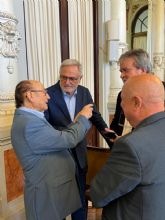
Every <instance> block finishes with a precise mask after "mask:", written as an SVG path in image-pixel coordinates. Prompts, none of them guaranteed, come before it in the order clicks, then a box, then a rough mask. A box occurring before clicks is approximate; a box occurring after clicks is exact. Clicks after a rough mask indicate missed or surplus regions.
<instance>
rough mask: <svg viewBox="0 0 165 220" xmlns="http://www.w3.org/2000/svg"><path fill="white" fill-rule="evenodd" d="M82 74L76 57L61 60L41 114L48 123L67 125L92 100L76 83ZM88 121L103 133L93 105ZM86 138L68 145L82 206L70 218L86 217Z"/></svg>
mask: <svg viewBox="0 0 165 220" xmlns="http://www.w3.org/2000/svg"><path fill="white" fill-rule="evenodd" d="M81 78H82V66H81V64H80V63H79V62H78V61H77V60H73V59H67V60H64V61H63V62H62V64H61V67H60V81H58V82H57V83H56V84H55V85H53V86H51V87H49V88H48V89H47V91H48V94H49V96H50V97H51V99H50V100H49V103H48V110H47V111H46V112H45V116H46V118H47V120H48V121H49V123H50V124H51V125H52V126H54V127H55V128H56V129H58V130H63V129H64V128H66V127H68V125H70V124H71V123H72V122H73V120H74V117H75V115H76V114H77V113H78V112H79V111H80V110H81V109H82V108H83V107H84V106H85V105H87V104H89V103H93V99H92V97H91V94H90V92H89V90H88V89H87V88H85V87H84V86H81V85H79V83H80V80H81ZM90 121H91V123H92V124H93V125H95V126H96V128H97V130H98V131H99V132H100V133H102V134H103V132H104V131H105V128H108V126H107V124H106V123H105V122H104V120H103V118H102V117H101V114H100V113H99V112H98V111H97V110H96V106H95V105H94V110H93V116H92V118H91V119H90ZM86 146H87V141H86V139H84V140H83V141H81V142H80V143H79V144H78V145H77V146H76V148H74V149H72V155H73V157H74V160H75V162H76V164H77V171H78V172H77V182H78V184H79V190H80V197H81V201H82V208H80V209H79V210H77V211H76V212H75V213H73V214H72V220H86V219H87V204H86V202H85V186H86V173H87V155H86V151H87V148H86Z"/></svg>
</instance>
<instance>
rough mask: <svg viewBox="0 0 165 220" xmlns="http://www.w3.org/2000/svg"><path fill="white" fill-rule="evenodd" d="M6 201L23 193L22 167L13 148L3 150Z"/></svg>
mask: <svg viewBox="0 0 165 220" xmlns="http://www.w3.org/2000/svg"><path fill="white" fill-rule="evenodd" d="M4 163H5V176H6V191H7V201H8V202H9V201H11V200H14V199H16V198H17V197H19V196H20V195H22V194H23V186H24V177H23V171H22V168H21V166H20V164H19V162H18V160H17V158H16V155H15V153H14V150H13V149H9V150H6V151H4Z"/></svg>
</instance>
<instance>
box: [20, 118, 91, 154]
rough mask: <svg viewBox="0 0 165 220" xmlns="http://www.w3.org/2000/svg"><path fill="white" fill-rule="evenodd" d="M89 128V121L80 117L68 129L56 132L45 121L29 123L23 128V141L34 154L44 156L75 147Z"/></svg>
mask: <svg viewBox="0 0 165 220" xmlns="http://www.w3.org/2000/svg"><path fill="white" fill-rule="evenodd" d="M89 128H90V123H89V121H88V120H87V119H86V118H85V117H84V116H80V117H79V118H78V120H77V122H76V123H74V124H72V125H71V126H70V127H69V128H67V129H65V130H63V131H58V130H56V129H54V128H53V127H52V126H51V125H50V124H48V123H47V122H46V121H42V120H40V119H38V121H36V122H32V121H29V123H28V124H27V126H26V127H25V131H24V134H25V139H26V140H27V143H28V145H29V147H30V148H31V150H32V151H33V152H34V153H35V154H45V153H49V152H53V151H61V150H64V149H68V148H73V147H75V146H76V145H77V144H78V143H79V142H80V141H81V140H82V139H83V138H84V136H85V135H86V133H87V131H88V129H89Z"/></svg>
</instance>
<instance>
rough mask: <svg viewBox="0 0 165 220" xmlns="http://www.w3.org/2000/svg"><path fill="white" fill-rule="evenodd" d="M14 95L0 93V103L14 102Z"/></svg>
mask: <svg viewBox="0 0 165 220" xmlns="http://www.w3.org/2000/svg"><path fill="white" fill-rule="evenodd" d="M14 100H15V98H14V94H13V93H7V94H6V93H4V94H3V92H0V103H8V102H14Z"/></svg>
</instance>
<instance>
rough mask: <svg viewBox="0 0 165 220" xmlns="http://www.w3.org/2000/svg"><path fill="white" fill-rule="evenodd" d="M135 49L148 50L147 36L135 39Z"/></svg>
mask: <svg viewBox="0 0 165 220" xmlns="http://www.w3.org/2000/svg"><path fill="white" fill-rule="evenodd" d="M133 48H134V49H136V48H143V49H144V50H147V36H139V37H134V39H133Z"/></svg>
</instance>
